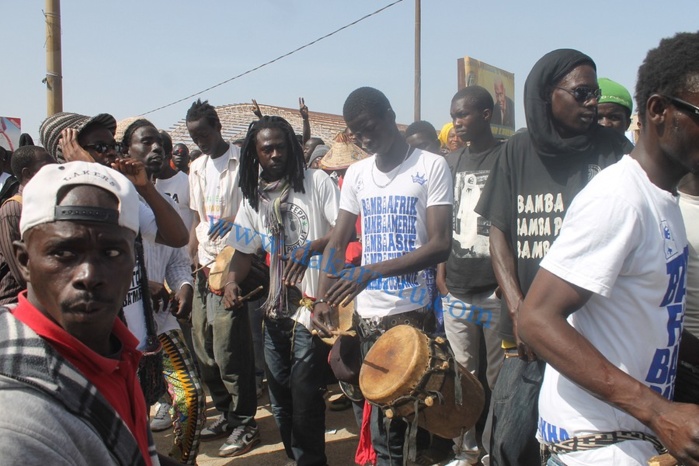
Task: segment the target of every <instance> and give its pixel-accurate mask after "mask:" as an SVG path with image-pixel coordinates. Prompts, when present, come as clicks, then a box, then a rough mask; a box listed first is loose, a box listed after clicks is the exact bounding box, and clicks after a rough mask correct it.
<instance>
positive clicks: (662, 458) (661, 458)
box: [648, 453, 679, 466]
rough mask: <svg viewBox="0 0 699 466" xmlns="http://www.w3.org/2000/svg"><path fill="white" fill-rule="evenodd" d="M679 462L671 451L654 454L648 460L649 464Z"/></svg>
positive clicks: (674, 465)
mask: <svg viewBox="0 0 699 466" xmlns="http://www.w3.org/2000/svg"><path fill="white" fill-rule="evenodd" d="M677 464H679V463H678V462H677V460H676V459H675V457H674V456H672V455H671V454H670V453H664V454H662V455H658V456H654V457H652V458H651V459H649V460H648V466H677Z"/></svg>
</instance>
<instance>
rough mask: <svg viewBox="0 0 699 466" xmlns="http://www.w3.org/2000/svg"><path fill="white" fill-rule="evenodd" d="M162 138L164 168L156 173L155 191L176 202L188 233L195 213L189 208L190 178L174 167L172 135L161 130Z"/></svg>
mask: <svg viewBox="0 0 699 466" xmlns="http://www.w3.org/2000/svg"><path fill="white" fill-rule="evenodd" d="M160 137H162V138H163V166H162V168H161V169H160V171H159V172H158V173H155V189H157V190H158V192H159V193H160V194H163V195H166V196H168V197H169V198H170V199H172V200H173V201H175V204H177V208H178V212H179V214H180V217H182V221H183V222H184V225H185V226H186V227H187V231H190V230H191V229H192V222H193V217H194V213H193V212H192V209H191V208H190V207H189V177H188V176H187V174H186V173H185V172H182V171H179V170H176V169H175V168H174V167H173V162H172V139H171V138H170V135H169V134H168V133H167V132H166V131H163V130H160Z"/></svg>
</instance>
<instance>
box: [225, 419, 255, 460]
mask: <svg viewBox="0 0 699 466" xmlns="http://www.w3.org/2000/svg"><path fill="white" fill-rule="evenodd" d="M258 443H260V431H259V430H258V429H257V427H252V426H238V427H236V428H235V429H233V432H231V435H229V436H228V439H227V440H226V443H224V444H223V445H222V446H221V448H220V449H219V450H218V456H226V457H231V456H239V455H243V454H245V453H247V452H249V451H250V450H252V447H254V446H255V445H257V444H258Z"/></svg>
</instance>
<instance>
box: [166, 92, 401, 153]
mask: <svg viewBox="0 0 699 466" xmlns="http://www.w3.org/2000/svg"><path fill="white" fill-rule="evenodd" d="M250 108H251V104H249V103H246V104H232V105H220V106H218V107H216V112H218V117H219V119H220V120H221V126H222V127H223V128H222V130H221V133H222V134H223V138H224V139H225V140H226V141H234V140H236V139H242V138H244V137H245V135H246V134H247V132H248V126H249V125H250V123H251V122H253V121H254V120H256V119H257V117H255V115H254V114H253V113H252V111H251V110H250ZM260 110H261V111H262V114H263V115H276V116H280V117H282V118H284V119H285V120H286V121H288V122H289V123H290V124H291V126H292V127H293V128H294V131H295V132H296V134H302V133H303V121H302V120H301V115H300V114H299V110H298V108H284V107H275V106H273V105H263V104H260ZM308 118H309V121H310V123H311V136H312V137H318V138H321V139H322V140H323V141H325V143H326V144H328V145H329V144H330V143H331V142H332V140H333V138H334V137H335V136H336V135H337V133H339V132H342V131H344V130H345V126H346V125H345V120H344V119H343V118H342V115H332V114H330V113H320V112H313V111H309V112H308ZM401 126H402V125H401ZM167 131H168V133H170V136H171V137H172V141H173V142H175V143H178V142H182V143H184V144H186V145H187V147H189V149H190V150H191V149H195V148H196V145H195V144H194V142H192V139H191V138H190V137H189V132H188V131H187V125H186V124H185V119H184V118H183V119H181V120H180V121H178V122H177V123H175V124H174V125H173V126H172V127H170V129H168V130H167Z"/></svg>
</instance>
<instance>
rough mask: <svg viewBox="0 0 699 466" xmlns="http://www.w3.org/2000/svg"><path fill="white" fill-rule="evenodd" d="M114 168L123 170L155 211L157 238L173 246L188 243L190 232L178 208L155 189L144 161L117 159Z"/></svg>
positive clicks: (160, 241)
mask: <svg viewBox="0 0 699 466" xmlns="http://www.w3.org/2000/svg"><path fill="white" fill-rule="evenodd" d="M112 168H114V169H115V170H117V171H119V172H121V173H122V174H123V175H124V176H126V177H127V178H128V179H129V180H130V181H131V182H132V183H133V184H134V186H135V187H136V190H137V191H138V194H140V195H141V197H142V198H143V200H145V201H146V203H147V204H148V206H149V207H150V208H151V210H152V211H153V216H154V217H155V224H156V226H157V227H158V233H157V234H156V237H155V240H156V241H157V242H158V243H161V244H164V245H166V246H170V247H172V248H181V247H182V246H185V245H187V241H188V240H189V232H187V227H185V226H184V222H183V221H182V218H181V217H180V214H179V213H177V210H176V209H175V208H174V207H173V206H172V205H170V203H169V202H168V201H166V200H165V198H164V197H163V196H162V195H161V194H160V193H159V192H158V191H157V190H156V189H155V186H154V185H153V183H151V182H150V180H149V179H148V176H147V175H146V168H145V166H144V165H143V163H142V162H137V161H135V160H132V159H117V160H116V161H115V162H114V163H112Z"/></svg>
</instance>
